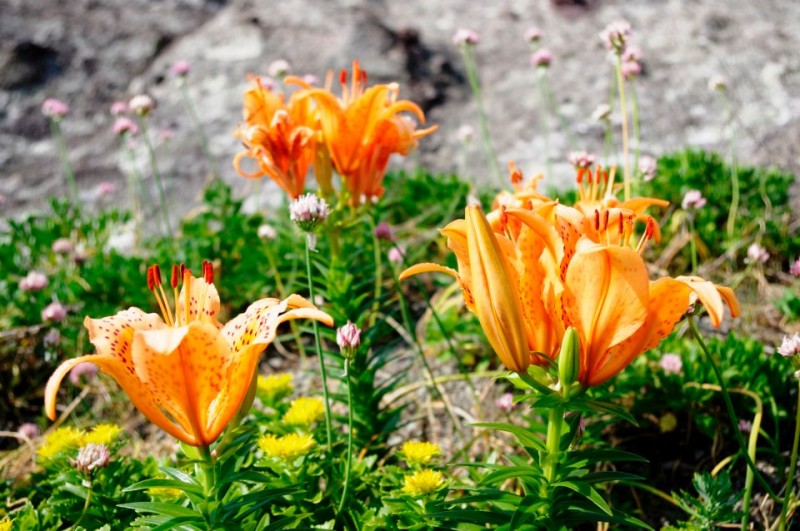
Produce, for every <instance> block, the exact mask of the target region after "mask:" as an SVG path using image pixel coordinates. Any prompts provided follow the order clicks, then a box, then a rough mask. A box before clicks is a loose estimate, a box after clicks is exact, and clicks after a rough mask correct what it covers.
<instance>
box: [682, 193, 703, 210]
mask: <svg viewBox="0 0 800 531" xmlns="http://www.w3.org/2000/svg"><path fill="white" fill-rule="evenodd" d="M705 205H706V198H705V197H703V194H702V193H701V192H700V190H689V191H688V192H686V195H684V196H683V201H682V202H681V207H683V209H684V210H689V209H701V208H703V207H704V206H705Z"/></svg>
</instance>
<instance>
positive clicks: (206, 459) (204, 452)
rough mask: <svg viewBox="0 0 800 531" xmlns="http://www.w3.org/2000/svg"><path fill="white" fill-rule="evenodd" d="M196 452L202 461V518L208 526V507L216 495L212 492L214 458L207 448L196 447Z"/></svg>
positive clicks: (209, 519) (209, 515)
mask: <svg viewBox="0 0 800 531" xmlns="http://www.w3.org/2000/svg"><path fill="white" fill-rule="evenodd" d="M197 451H198V452H199V453H200V457H201V459H202V464H201V467H202V469H203V495H204V496H205V501H204V503H203V506H202V508H201V511H202V513H203V517H204V518H205V519H206V522H207V523H208V525H209V526H210V525H211V512H210V511H209V505H210V504H211V501H212V500H214V498H215V497H216V493H215V492H214V488H215V483H216V478H215V477H214V476H215V472H214V458H213V457H212V456H211V450H210V449H209V448H208V446H198V447H197Z"/></svg>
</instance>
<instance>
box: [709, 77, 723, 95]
mask: <svg viewBox="0 0 800 531" xmlns="http://www.w3.org/2000/svg"><path fill="white" fill-rule="evenodd" d="M727 87H728V82H727V81H726V80H725V78H724V77H722V76H720V75H716V76H713V77H712V78H711V79H709V80H708V90H710V91H711V92H716V91H718V90H725V89H726V88H727Z"/></svg>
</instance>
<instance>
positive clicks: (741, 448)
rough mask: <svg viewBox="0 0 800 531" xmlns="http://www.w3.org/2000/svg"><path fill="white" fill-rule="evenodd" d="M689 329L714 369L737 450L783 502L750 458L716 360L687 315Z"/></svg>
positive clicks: (775, 497) (768, 490)
mask: <svg viewBox="0 0 800 531" xmlns="http://www.w3.org/2000/svg"><path fill="white" fill-rule="evenodd" d="M689 329H690V330H691V331H692V335H693V336H694V338H695V340H696V341H697V344H698V345H700V350H702V351H703V354H704V355H705V357H706V359H708V363H709V365H711V369H712V370H713V371H714V376H716V378H717V381H718V382H719V386H720V389H721V390H722V398H723V399H724V401H725V407H726V408H727V410H728V416H729V417H730V421H731V426H732V427H733V434H734V436H735V437H736V442H737V443H738V444H739V451H740V452H741V453H742V456H743V457H744V460H745V461H746V462H747V466H748V467H749V468H750V470H752V471H753V474H754V475H755V478H756V480H757V481H758V484H759V485H761V487H762V488H763V489H764V490H765V491H766V492H767V494H769V495H770V497H772V499H774V500H775V502H776V503H783V502H784V501H785V498H781V497H779V496H778V495H777V494H775V491H774V490H772V487H770V486H769V483H767V482H766V480H765V479H764V477H763V476H762V475H761V472H759V471H758V468H756V464H755V463H754V462H753V459H751V457H750V454H749V453H748V451H747V445H746V444H745V442H744V437H742V432H741V430H739V422H738V417H737V416H736V412H735V411H734V410H733V403H732V402H731V395H730V393H729V392H728V388H727V386H726V385H725V380H724V378H723V377H722V372H721V371H720V370H719V367H718V366H717V362H716V361H715V360H714V357H713V356H712V355H711V352H709V350H708V347H706V343H705V341H703V336H701V335H700V331H699V330H698V329H697V323H695V321H694V318H693V317H689Z"/></svg>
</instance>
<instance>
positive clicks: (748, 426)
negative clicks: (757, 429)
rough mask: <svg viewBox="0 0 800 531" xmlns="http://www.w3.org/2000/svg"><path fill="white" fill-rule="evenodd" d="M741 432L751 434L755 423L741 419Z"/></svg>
mask: <svg viewBox="0 0 800 531" xmlns="http://www.w3.org/2000/svg"><path fill="white" fill-rule="evenodd" d="M739 431H740V432H742V433H750V432H751V431H753V423H752V422H750V421H749V420H747V419H739Z"/></svg>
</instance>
